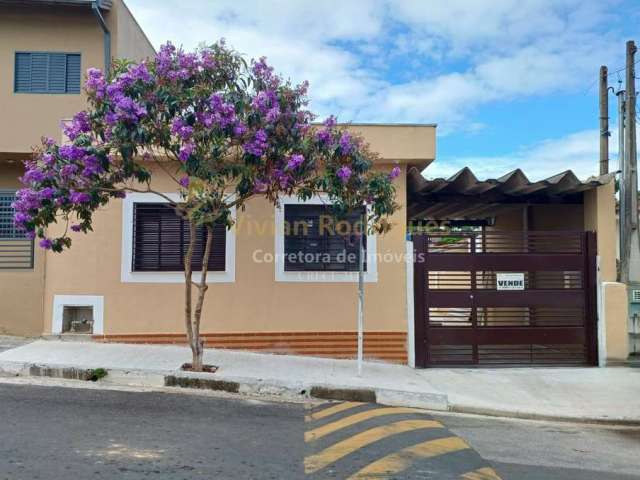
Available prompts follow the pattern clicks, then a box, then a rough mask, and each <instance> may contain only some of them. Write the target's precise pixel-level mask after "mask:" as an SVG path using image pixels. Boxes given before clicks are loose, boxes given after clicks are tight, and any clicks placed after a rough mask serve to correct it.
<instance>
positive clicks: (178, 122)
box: [171, 117, 193, 140]
mask: <svg viewBox="0 0 640 480" xmlns="http://www.w3.org/2000/svg"><path fill="white" fill-rule="evenodd" d="M171 133H172V134H174V135H178V136H179V137H180V138H181V139H182V140H188V139H189V138H191V136H192V135H193V127H190V126H189V125H187V124H186V123H185V121H184V120H183V119H182V118H180V117H176V118H174V119H173V121H172V122H171Z"/></svg>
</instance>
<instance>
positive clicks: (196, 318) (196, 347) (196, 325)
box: [191, 226, 213, 372]
mask: <svg viewBox="0 0 640 480" xmlns="http://www.w3.org/2000/svg"><path fill="white" fill-rule="evenodd" d="M194 237H195V234H194ZM212 244H213V227H210V226H207V241H206V243H205V247H204V254H203V257H202V271H201V272H200V283H199V284H198V298H197V299H196V308H195V310H194V312H193V322H192V326H191V331H192V339H191V352H192V353H193V362H192V368H193V370H194V371H196V372H201V371H202V357H203V354H204V341H203V340H202V339H201V338H200V319H201V318H202V306H203V305H204V295H205V293H207V289H208V288H209V287H208V286H207V273H208V268H209V255H210V253H211V245H212Z"/></svg>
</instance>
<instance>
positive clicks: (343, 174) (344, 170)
mask: <svg viewBox="0 0 640 480" xmlns="http://www.w3.org/2000/svg"><path fill="white" fill-rule="evenodd" d="M352 173H353V172H352V171H351V169H350V168H349V167H348V166H346V165H344V166H343V167H340V168H339V169H338V171H337V172H336V175H337V176H338V178H339V179H340V180H341V181H342V183H347V182H348V181H349V179H350V178H351V174H352Z"/></svg>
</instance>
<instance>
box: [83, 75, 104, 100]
mask: <svg viewBox="0 0 640 480" xmlns="http://www.w3.org/2000/svg"><path fill="white" fill-rule="evenodd" d="M84 88H85V90H86V91H87V93H89V94H92V93H93V94H95V96H96V98H97V99H98V100H102V99H103V98H104V95H105V89H106V82H105V80H104V75H103V74H102V72H101V71H100V70H99V69H97V68H90V69H89V70H87V80H86V81H85V83H84Z"/></svg>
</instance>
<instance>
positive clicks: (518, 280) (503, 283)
mask: <svg viewBox="0 0 640 480" xmlns="http://www.w3.org/2000/svg"><path fill="white" fill-rule="evenodd" d="M496 289H497V290H524V273H497V274H496Z"/></svg>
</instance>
